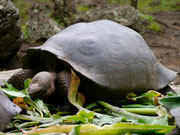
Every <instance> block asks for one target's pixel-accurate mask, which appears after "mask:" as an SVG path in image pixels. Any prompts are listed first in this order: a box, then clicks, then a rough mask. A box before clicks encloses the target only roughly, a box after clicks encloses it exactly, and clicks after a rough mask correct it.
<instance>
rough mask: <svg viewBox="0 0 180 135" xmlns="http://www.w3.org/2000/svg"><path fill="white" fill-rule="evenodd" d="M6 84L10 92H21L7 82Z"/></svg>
mask: <svg viewBox="0 0 180 135" xmlns="http://www.w3.org/2000/svg"><path fill="white" fill-rule="evenodd" d="M4 83H5V85H6V87H7V89H8V90H11V91H15V92H18V91H19V90H17V89H16V88H14V87H13V86H12V84H8V83H7V82H6V81H5V82H4Z"/></svg>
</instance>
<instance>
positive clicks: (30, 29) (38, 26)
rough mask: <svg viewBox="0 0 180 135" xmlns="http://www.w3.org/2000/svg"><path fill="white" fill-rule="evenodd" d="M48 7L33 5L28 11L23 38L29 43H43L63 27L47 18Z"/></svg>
mask: <svg viewBox="0 0 180 135" xmlns="http://www.w3.org/2000/svg"><path fill="white" fill-rule="evenodd" d="M49 9H50V7H49V5H46V4H35V5H34V6H33V7H32V8H31V9H30V10H29V15H30V16H29V19H28V22H27V23H26V24H25V37H26V39H27V40H28V41H30V42H32V41H33V42H39V43H43V42H44V41H46V40H47V39H48V38H50V37H51V36H52V35H54V34H56V33H58V32H60V31H61V30H62V29H63V27H62V26H60V25H58V23H56V22H55V21H54V20H53V19H52V18H51V17H50V16H49V14H50V13H49V12H50V11H49Z"/></svg>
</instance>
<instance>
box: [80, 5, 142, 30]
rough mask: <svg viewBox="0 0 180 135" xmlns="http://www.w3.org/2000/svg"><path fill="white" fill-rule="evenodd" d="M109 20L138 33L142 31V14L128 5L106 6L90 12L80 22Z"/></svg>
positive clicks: (81, 16) (81, 17)
mask: <svg viewBox="0 0 180 135" xmlns="http://www.w3.org/2000/svg"><path fill="white" fill-rule="evenodd" d="M101 19H108V20H112V21H115V22H117V23H120V24H122V25H125V26H127V27H131V28H132V29H135V30H136V31H140V29H141V23H142V21H141V18H140V13H139V11H138V10H136V9H135V8H133V7H131V6H128V5H123V6H121V5H114V4H112V5H110V4H104V5H101V6H97V7H95V8H92V9H90V10H88V11H87V12H86V13H85V14H83V15H80V17H79V19H78V21H85V22H88V21H95V20H101Z"/></svg>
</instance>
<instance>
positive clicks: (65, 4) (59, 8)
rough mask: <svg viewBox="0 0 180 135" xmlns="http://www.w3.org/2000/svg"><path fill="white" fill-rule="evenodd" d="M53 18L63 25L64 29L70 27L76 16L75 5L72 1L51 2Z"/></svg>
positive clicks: (55, 0)
mask: <svg viewBox="0 0 180 135" xmlns="http://www.w3.org/2000/svg"><path fill="white" fill-rule="evenodd" d="M53 4H54V8H53V10H54V11H53V16H54V17H55V18H56V19H57V20H58V21H59V23H63V24H64V26H65V27H67V26H69V25H71V24H72V23H73V22H74V20H75V15H77V9H76V4H75V1H74V0H53Z"/></svg>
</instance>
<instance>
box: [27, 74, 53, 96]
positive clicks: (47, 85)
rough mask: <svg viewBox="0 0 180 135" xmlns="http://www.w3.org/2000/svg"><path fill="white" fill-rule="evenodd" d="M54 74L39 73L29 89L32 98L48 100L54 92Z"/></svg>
mask: <svg viewBox="0 0 180 135" xmlns="http://www.w3.org/2000/svg"><path fill="white" fill-rule="evenodd" d="M55 76H56V75H55V73H54V72H46V71H43V72H39V73H37V74H36V75H35V76H34V77H33V78H32V80H31V83H30V86H29V88H28V91H29V95H30V96H31V98H41V99H43V98H48V97H49V96H50V95H51V94H52V93H53V92H54V91H55V86H54V80H55Z"/></svg>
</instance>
